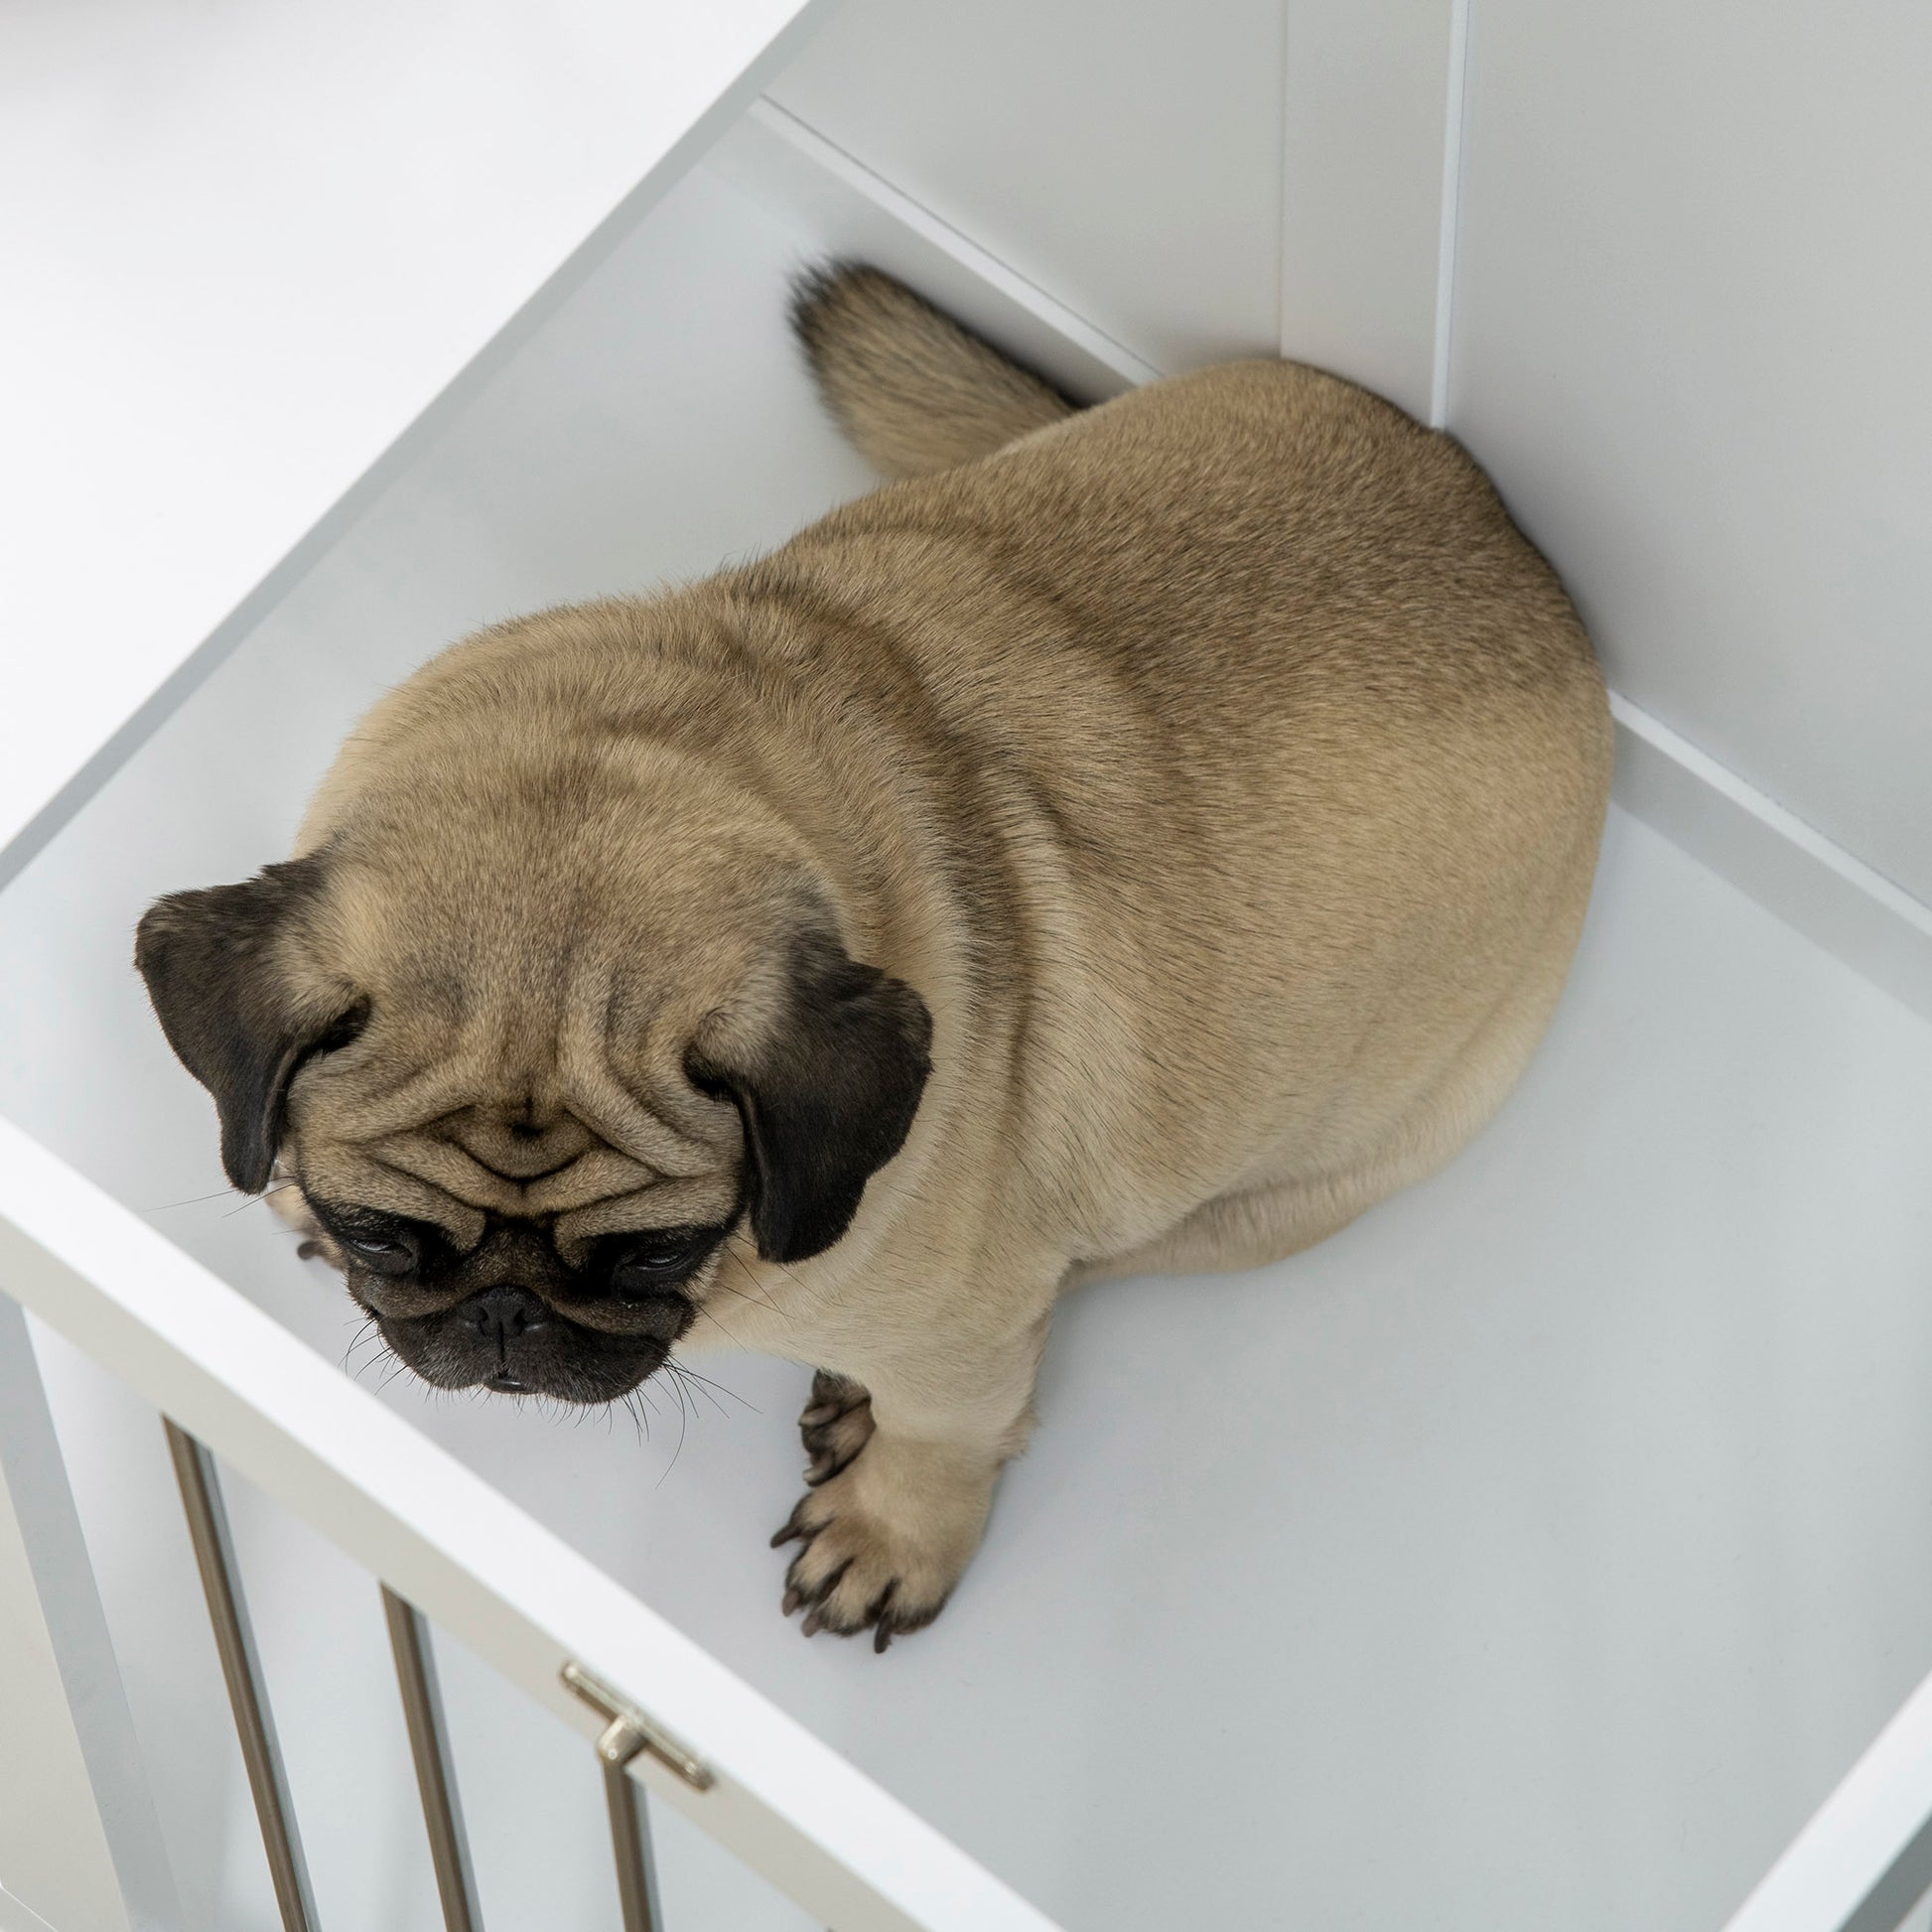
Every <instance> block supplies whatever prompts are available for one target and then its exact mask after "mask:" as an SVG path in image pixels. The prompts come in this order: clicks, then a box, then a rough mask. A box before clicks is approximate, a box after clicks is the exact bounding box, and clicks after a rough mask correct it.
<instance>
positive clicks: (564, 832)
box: [136, 718, 931, 1402]
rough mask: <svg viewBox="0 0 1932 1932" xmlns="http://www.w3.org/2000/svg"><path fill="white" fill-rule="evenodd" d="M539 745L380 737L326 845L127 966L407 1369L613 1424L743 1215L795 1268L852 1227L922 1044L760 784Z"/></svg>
mask: <svg viewBox="0 0 1932 1932" xmlns="http://www.w3.org/2000/svg"><path fill="white" fill-rule="evenodd" d="M522 722H523V726H524V730H523V732H522V734H521V742H523V743H524V744H526V745H528V744H532V743H534V744H535V745H537V746H538V747H540V748H542V749H540V750H538V751H535V752H529V753H511V752H509V751H506V750H505V749H504V743H505V742H507V741H504V742H499V744H498V747H497V750H498V752H499V753H501V756H500V757H499V758H498V759H496V760H495V761H493V762H492V763H491V764H490V765H489V766H488V767H487V768H484V769H479V768H478V767H477V766H476V765H475V764H474V763H472V762H470V761H469V760H467V759H451V758H450V757H449V756H447V755H446V752H445V750H443V749H441V748H440V746H439V745H438V744H437V743H436V735H435V734H434V733H432V734H430V735H429V736H428V737H427V738H426V737H425V735H424V734H423V733H422V732H421V731H396V730H390V731H388V732H387V733H386V734H385V733H382V732H379V731H378V732H376V733H375V734H374V735H373V738H372V741H371V742H373V743H374V745H375V748H376V749H375V752H374V753H371V752H370V751H369V750H368V747H367V745H366V744H365V746H364V748H363V750H362V752H361V753H360V754H358V755H357V756H358V759H359V763H358V765H357V768H356V769H355V770H353V771H352V772H351V773H350V774H349V776H348V778H347V779H345V780H342V781H341V782H337V781H332V783H333V784H334V786H335V794H334V795H335V803H334V804H333V805H329V804H327V803H326V804H325V809H324V812H323V818H324V820H325V823H324V827H323V830H324V832H325V834H326V836H325V837H324V838H323V840H322V842H321V843H320V844H319V845H317V846H316V847H315V848H314V849H312V850H311V851H309V852H308V853H307V855H306V856H304V857H300V858H297V859H294V860H292V861H290V862H289V863H287V864H284V865H277V866H270V867H269V868H267V870H266V871H264V872H263V873H262V874H261V875H260V876H259V877H257V878H255V879H252V880H249V881H247V882H245V883H244V884H241V885H236V886H218V887H214V888H212V889H210V890H207V891H205V892H189V893H177V894H174V895H172V896H170V897H166V898H163V899H161V900H160V901H158V902H157V903H156V904H155V905H154V906H153V907H151V908H150V910H149V911H148V913H147V914H146V916H145V917H144V918H143V919H142V921H141V925H140V932H139V937H138V941H137V945H136V963H137V965H138V967H139V969H140V971H141V974H142V976H143V978H144V979H145V980H146V982H147V987H148V992H149V995H150V997H151V999H152V1000H153V1003H154V1007H155V1011H156V1013H157V1014H158V1015H159V1017H160V1020H161V1024H162V1027H163V1029H164V1030H165V1031H166V1033H167V1035H168V1039H169V1041H170V1043H171V1044H172V1045H173V1047H174V1048H175V1051H176V1052H177V1053H178V1054H179V1055H180V1057H181V1059H182V1060H183V1062H184V1063H185V1064H186V1065H187V1067H188V1069H189V1071H190V1072H192V1073H193V1074H194V1075H195V1077H196V1078H197V1079H199V1080H200V1081H201V1082H202V1083H203V1085H205V1086H206V1087H207V1089H208V1091H209V1092H210V1093H211V1094H212V1095H213V1097H214V1101H215V1105H216V1108H217V1110H218V1112H219V1115H220V1123H221V1159H222V1165H223V1167H224V1168H225V1169H226V1171H227V1173H228V1177H229V1178H230V1180H232V1181H233V1182H234V1184H235V1185H236V1186H237V1187H239V1188H242V1189H244V1190H246V1191H249V1192H259V1191H261V1190H262V1189H263V1188H264V1187H266V1186H267V1185H268V1183H269V1179H270V1176H271V1173H276V1172H278V1171H279V1172H280V1173H284V1174H287V1175H290V1176H292V1177H293V1180H294V1182H295V1183H296V1184H297V1185H299V1187H300V1189H301V1192H302V1196H303V1197H304V1198H305V1200H306V1202H307V1206H308V1209H309V1211H310V1213H311V1214H312V1215H313V1216H314V1219H315V1221H316V1222H317V1223H318V1224H319V1226H320V1229H321V1230H322V1232H323V1233H324V1235H325V1236H326V1237H327V1244H326V1252H329V1253H331V1255H332V1257H333V1258H336V1259H338V1260H339V1261H340V1262H341V1264H342V1266H343V1268H344V1270H345V1277H346V1280H347V1283H348V1287H349V1289H350V1292H351V1294H352V1295H353V1296H354V1298H355V1299H356V1301H357V1302H359V1303H360V1304H361V1305H362V1306H363V1308H364V1309H365V1310H366V1311H368V1312H369V1313H370V1314H372V1315H373V1316H374V1317H375V1319H376V1322H377V1324H378V1326H379V1328H380V1331H381V1333H382V1335H383V1337H384V1338H385V1340H386V1341H387V1342H388V1344H389V1346H390V1347H391V1348H392V1349H393V1350H394V1351H395V1353H396V1354H397V1355H398V1356H400V1357H401V1358H402V1359H403V1360H404V1361H405V1362H407V1363H408V1364H409V1366H410V1367H412V1368H413V1369H415V1370H416V1372H417V1373H418V1374H420V1375H421V1376H423V1377H424V1378H425V1379H426V1380H428V1381H430V1382H432V1383H434V1384H436V1385H438V1386H439V1387H443V1388H467V1387H473V1386H483V1387H488V1388H492V1389H498V1390H504V1391H510V1392H523V1391H529V1392H535V1393H542V1394H546V1395H551V1396H556V1397H560V1398H563V1399H565V1400H570V1401H578V1402H602V1401H608V1400H611V1399H613V1398H615V1397H617V1396H620V1395H621V1394H623V1393H624V1392H626V1391H628V1390H629V1389H631V1388H634V1387H635V1386H636V1385H637V1384H638V1383H639V1382H641V1381H642V1380H643V1378H644V1377H646V1376H647V1375H649V1374H650V1373H651V1372H652V1371H653V1370H655V1369H656V1368H657V1367H659V1366H660V1364H661V1363H662V1362H663V1361H664V1359H665V1357H666V1355H667V1353H668V1352H669V1350H670V1348H671V1346H672V1344H673V1343H674V1342H675V1341H676V1340H677V1339H678V1338H679V1336H680V1335H682V1334H683V1333H684V1332H685V1330H686V1329H687V1328H689V1327H690V1325H691V1324H692V1323H693V1322H694V1321H695V1320H696V1319H697V1317H698V1313H699V1311H701V1310H702V1308H703V1307H704V1304H705V1301H706V1299H707V1297H708V1296H709V1295H710V1294H711V1293H712V1292H713V1289H714V1285H715V1284H717V1283H718V1281H719V1279H720V1272H721V1269H722V1268H723V1267H724V1265H725V1263H726V1260H727V1257H726V1255H725V1252H724V1250H725V1243H726V1241H727V1239H728V1237H730V1236H732V1235H733V1234H734V1232H735V1231H736V1230H738V1229H739V1228H740V1227H741V1226H743V1225H746V1224H749V1229H750V1232H751V1234H752V1236H753V1237H755V1239H756V1242H757V1246H758V1251H759V1255H760V1256H762V1257H763V1258H764V1259H766V1260H769V1261H773V1262H779V1263H793V1262H797V1261H799V1260H802V1259H804V1258H806V1257H809V1256H812V1255H815V1254H818V1253H820V1252H822V1251H823V1250H824V1249H826V1248H828V1247H830V1246H831V1245H832V1244H833V1243H834V1242H835V1241H837V1240H838V1239H839V1238H840V1237H841V1235H843V1234H844V1233H845V1231H846V1229H847V1227H848V1225H849V1223H850V1222H851V1221H852V1219H853V1216H854V1214H855V1213H856V1212H857V1210H858V1208H859V1204H860V1199H861V1196H862V1195H863V1193H864V1191H865V1188H866V1184H867V1181H868V1179H869V1177H870V1176H871V1175H872V1174H873V1173H875V1172H876V1171H877V1170H878V1169H879V1168H881V1167H882V1166H884V1165H885V1163H886V1162H887V1161H889V1160H890V1159H891V1158H892V1157H893V1155H894V1154H896V1153H897V1150H898V1148H899V1146H900V1144H901V1143H902V1142H903V1140H904V1138H905V1136H906V1133H907V1131H908V1129H909V1127H910V1125H911V1121H912V1118H913V1114H914V1112H915V1110H916V1108H917V1106H918V1103H919V1097H920V1093H921V1090H922V1088H923V1085H924V1081H925V1078H926V1073H927V1070H928V1057H927V1055H928V1047H929V1043H930V1036H931V1023H930V1017H929V1015H928V1013H927V1010H926V1007H925V1004H924V1002H923V1001H922V1000H921V999H920V997H919V996H918V994H917V993H915V992H914V991H913V990H912V989H911V987H909V986H907V985H905V984H904V983H903V982H901V981H899V980H896V979H893V978H891V977H889V976H888V975H887V974H885V973H884V972H881V971H879V970H878V969H876V968H875V967H872V966H869V965H865V964H862V963H860V962H859V961H857V960H855V959H854V958H852V957H851V955H850V953H849V952H848V951H847V949H846V946H845V945H844V943H842V939H841V935H840V931H839V928H838V923H837V920H836V918H835V916H834V914H833V912H832V911H831V907H830V901H829V899H828V898H827V897H825V895H824V894H823V893H822V892H821V891H819V890H818V888H817V886H816V885H815V883H814V880H813V878H812V874H811V868H810V867H809V865H807V864H805V863H804V862H803V861H802V859H801V856H800V852H799V849H798V847H797V843H796V839H795V835H792V834H791V833H790V831H789V828H788V827H786V826H784V825H783V823H782V821H781V820H779V819H777V818H776V817H775V816H774V815H772V814H770V813H768V812H766V811H764V810H762V808H760V807H759V806H758V805H757V804H756V801H749V802H748V797H747V794H746V793H744V792H743V791H742V790H741V789H735V788H734V787H733V786H732V785H730V784H728V783H725V782H722V781H720V780H719V779H718V778H717V776H716V774H715V773H712V772H709V771H707V770H706V769H704V768H703V765H702V761H699V762H697V763H694V762H693V761H691V760H690V759H685V758H682V757H678V756H672V755H668V754H665V753H664V752H663V748H662V747H657V748H653V755H652V756H650V757H648V758H644V759H642V760H641V761H640V760H639V756H638V754H637V750H636V748H635V746H633V745H625V744H615V743H614V744H604V745H599V746H596V747H585V746H583V745H581V744H580V745H576V746H564V747H562V748H559V746H558V745H557V744H556V742H555V740H554V737H553V736H551V735H548V734H546V733H545V732H544V731H543V729H542V728H541V725H540V723H538V724H534V725H533V723H532V721H530V720H528V719H527V718H526V719H524V720H523V721H522ZM412 744H413V747H414V751H413V753H412V749H411V748H412ZM329 796H330V794H329V793H328V792H326V793H325V801H327V800H328V798H329ZM312 823H313V821H312ZM729 1290H730V1282H729V1279H728V1278H727V1279H726V1280H725V1283H724V1288H723V1289H722V1290H721V1291H720V1292H729ZM741 1292H742V1291H741Z"/></svg>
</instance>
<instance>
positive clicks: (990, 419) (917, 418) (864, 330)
mask: <svg viewBox="0 0 1932 1932" xmlns="http://www.w3.org/2000/svg"><path fill="white" fill-rule="evenodd" d="M791 326H792V329H793V331H794V332H795V333H796V335H797V337H798V340H799V342H800V343H801V344H803V345H804V349H805V354H806V357H807V359H808V360H809V361H810V363H811V368H812V375H813V377H814V378H815V379H816V381H817V383H818V393H819V395H820V396H821V397H822V398H823V399H824V402H825V406H826V408H827V409H828V410H830V411H831V414H832V418H833V420H834V421H835V422H836V423H837V424H838V426H839V428H840V429H842V430H843V431H844V432H845V435H846V438H847V440H848V441H849V442H850V443H851V444H852V445H853V447H854V448H855V449H856V450H858V452H859V454H860V455H861V456H863V457H865V458H866V459H867V460H868V461H869V462H870V463H871V464H872V466H873V467H874V468H875V469H876V470H878V471H880V472H882V473H883V474H884V475H885V476H888V477H893V478H899V477H924V476H930V475H931V474H932V473H933V472H934V471H937V470H950V469H952V468H953V467H954V466H955V465H956V464H961V463H971V462H972V461H973V460H974V459H975V458H976V457H983V456H988V455H990V454H991V453H992V452H993V451H995V450H998V449H1002V448H1004V447H1005V446H1006V445H1007V444H1009V443H1011V442H1013V441H1014V440H1015V439H1016V438H1018V437H1022V436H1025V435H1027V434H1029V433H1030V432H1031V431H1033V430H1036V429H1044V428H1045V427H1046V426H1047V424H1049V423H1057V422H1058V421H1059V420H1060V419H1061V418H1062V417H1063V416H1070V415H1072V414H1073V411H1074V405H1073V404H1072V403H1070V402H1068V401H1067V399H1066V398H1065V397H1064V396H1062V395H1061V394H1059V392H1058V391H1057V390H1055V389H1052V388H1050V387H1049V386H1048V385H1047V384H1046V383H1044V382H1042V381H1041V380H1040V379H1039V377H1038V376H1036V375H1034V374H1032V373H1030V372H1029V371H1028V370H1026V369H1023V368H1022V367H1021V366H1020V365H1019V364H1018V363H1017V362H1012V361H1009V360H1008V359H1007V357H1006V356H1004V355H1002V354H1001V353H1000V351H999V350H998V349H996V348H994V347H993V346H992V345H990V344H987V343H983V342H981V341H980V339H979V338H978V337H977V336H975V335H972V334H970V333H969V332H968V331H967V330H965V329H962V328H961V327H960V325H959V324H958V323H956V322H954V321H953V320H952V318H951V317H950V316H944V315H941V314H940V313H939V311H938V310H937V309H935V308H933V307H932V306H931V304H930V303H927V302H924V301H921V300H920V298H919V297H918V296H916V295H914V294H913V293H912V291H911V290H910V289H908V288H907V287H906V286H905V284H904V283H903V282H896V281H894V279H893V278H892V277H891V276H890V275H885V274H882V273H881V272H880V271H879V270H878V269H876V268H869V267H867V266H866V265H865V264H864V263H863V262H844V261H835V262H828V263H825V264H824V265H822V266H820V267H817V268H812V269H808V270H807V271H806V272H805V273H804V274H802V275H800V276H799V277H798V278H797V280H796V281H795V282H793V284H792V292H791Z"/></svg>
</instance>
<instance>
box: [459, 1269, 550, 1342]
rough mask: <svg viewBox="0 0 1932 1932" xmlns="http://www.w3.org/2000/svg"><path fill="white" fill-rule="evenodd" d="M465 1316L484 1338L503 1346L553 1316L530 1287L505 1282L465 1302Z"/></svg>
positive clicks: (539, 1326)
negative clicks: (517, 1286) (515, 1285)
mask: <svg viewBox="0 0 1932 1932" xmlns="http://www.w3.org/2000/svg"><path fill="white" fill-rule="evenodd" d="M463 1318H464V1320H465V1321H467V1322H468V1323H469V1324H470V1326H471V1327H473V1328H474V1329H476V1331H477V1333H478V1334H480V1335H481V1336H482V1337H483V1340H484V1341H489V1342H494V1343H495V1344H496V1345H497V1346H498V1347H501V1346H502V1345H503V1344H504V1343H505V1342H511V1341H514V1340H515V1339H516V1337H517V1336H518V1335H520V1334H523V1333H524V1332H526V1331H527V1330H528V1329H531V1328H541V1327H542V1326H543V1324H544V1323H545V1322H546V1321H548V1320H549V1319H550V1311H549V1310H548V1309H546V1308H545V1307H544V1306H543V1304H542V1303H541V1302H540V1301H538V1299H537V1298H536V1297H535V1296H534V1295H532V1294H531V1293H530V1291H529V1290H528V1289H527V1288H516V1287H513V1286H511V1285H510V1284H508V1283H505V1284H504V1285H503V1286H502V1287H500V1288H486V1289H484V1290H483V1293H482V1294H481V1295H478V1296H474V1297H473V1298H472V1299H471V1300H470V1301H468V1302H466V1303H464V1305H463Z"/></svg>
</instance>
